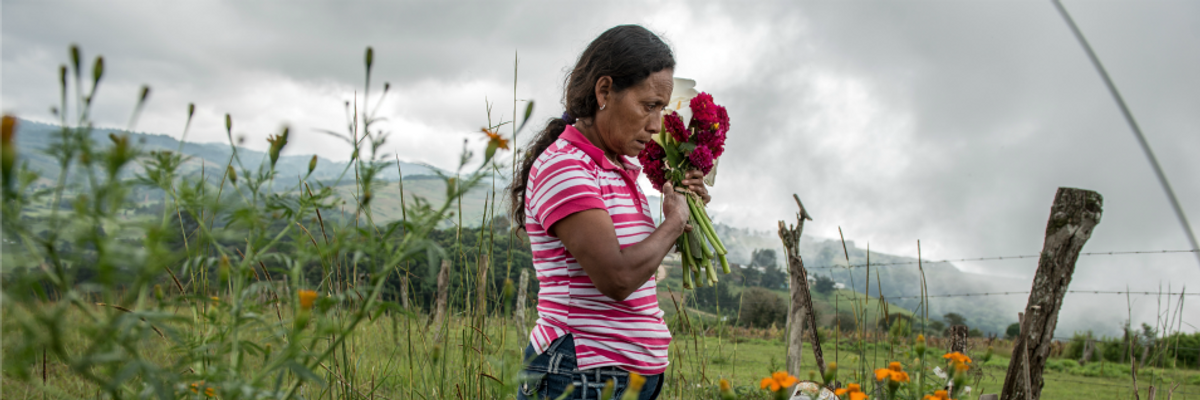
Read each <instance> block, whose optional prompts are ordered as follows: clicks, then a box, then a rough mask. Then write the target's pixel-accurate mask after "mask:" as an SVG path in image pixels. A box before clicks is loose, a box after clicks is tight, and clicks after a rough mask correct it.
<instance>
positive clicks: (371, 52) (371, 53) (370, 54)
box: [366, 46, 375, 73]
mask: <svg viewBox="0 0 1200 400" xmlns="http://www.w3.org/2000/svg"><path fill="white" fill-rule="evenodd" d="M366 59H367V72H368V73H370V72H371V64H373V63H375V49H372V48H371V47H370V46H368V47H367V56H366Z"/></svg>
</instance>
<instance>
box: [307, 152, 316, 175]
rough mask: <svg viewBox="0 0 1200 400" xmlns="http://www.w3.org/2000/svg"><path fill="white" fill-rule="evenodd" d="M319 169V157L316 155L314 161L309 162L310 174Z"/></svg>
mask: <svg viewBox="0 0 1200 400" xmlns="http://www.w3.org/2000/svg"><path fill="white" fill-rule="evenodd" d="M315 169H317V155H316V154H314V155H313V157H312V160H309V161H308V174H309V175H312V173H313V170H315Z"/></svg>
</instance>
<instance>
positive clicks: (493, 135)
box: [481, 128, 508, 150]
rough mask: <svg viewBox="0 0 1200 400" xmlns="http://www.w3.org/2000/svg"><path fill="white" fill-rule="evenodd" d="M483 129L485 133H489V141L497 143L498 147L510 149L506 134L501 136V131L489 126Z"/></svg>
mask: <svg viewBox="0 0 1200 400" xmlns="http://www.w3.org/2000/svg"><path fill="white" fill-rule="evenodd" d="M481 130H482V131H483V134H484V135H487V140H488V142H491V143H493V144H495V145H496V147H499V148H501V149H505V150H508V139H505V138H504V136H500V132H498V131H493V130H489V129H488V128H482V129H481Z"/></svg>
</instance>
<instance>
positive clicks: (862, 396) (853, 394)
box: [833, 383, 867, 400]
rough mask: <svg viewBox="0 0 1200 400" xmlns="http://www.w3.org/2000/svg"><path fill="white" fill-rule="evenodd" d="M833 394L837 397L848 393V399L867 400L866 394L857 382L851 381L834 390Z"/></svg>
mask: <svg viewBox="0 0 1200 400" xmlns="http://www.w3.org/2000/svg"><path fill="white" fill-rule="evenodd" d="M833 394H834V395H837V396H838V397H841V396H844V395H850V400H867V394H866V393H863V391H862V388H861V387H860V386H858V384H857V383H851V384H849V385H846V387H844V388H841V389H838V390H835V391H834V392H833Z"/></svg>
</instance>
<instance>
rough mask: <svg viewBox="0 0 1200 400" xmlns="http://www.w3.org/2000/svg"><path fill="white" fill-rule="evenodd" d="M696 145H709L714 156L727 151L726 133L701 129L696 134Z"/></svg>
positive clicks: (709, 149)
mask: <svg viewBox="0 0 1200 400" xmlns="http://www.w3.org/2000/svg"><path fill="white" fill-rule="evenodd" d="M696 146H700V147H707V148H708V151H709V152H711V153H712V156H713V158H717V157H720V156H721V154H723V153H725V133H724V132H721V131H719V130H717V131H701V132H700V133H697V134H696Z"/></svg>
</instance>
